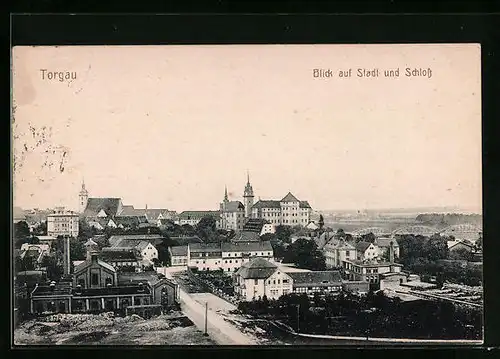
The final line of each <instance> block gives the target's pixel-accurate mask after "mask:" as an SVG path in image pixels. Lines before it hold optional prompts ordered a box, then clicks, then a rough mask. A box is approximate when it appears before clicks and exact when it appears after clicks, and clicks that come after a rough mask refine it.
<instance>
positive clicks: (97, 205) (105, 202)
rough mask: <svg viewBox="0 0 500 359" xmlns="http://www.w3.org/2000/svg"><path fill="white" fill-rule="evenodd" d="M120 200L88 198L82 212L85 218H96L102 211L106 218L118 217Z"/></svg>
mask: <svg viewBox="0 0 500 359" xmlns="http://www.w3.org/2000/svg"><path fill="white" fill-rule="evenodd" d="M120 206H121V198H89V199H88V200H87V207H86V208H85V211H84V212H83V215H84V216H85V217H92V216H97V215H98V214H99V212H100V211H101V210H103V211H104V212H105V213H106V214H107V215H108V216H116V215H118V210H119V209H120Z"/></svg>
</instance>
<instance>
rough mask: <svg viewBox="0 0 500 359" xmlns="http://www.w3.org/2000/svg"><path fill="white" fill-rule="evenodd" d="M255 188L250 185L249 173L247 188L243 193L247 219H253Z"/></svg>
mask: <svg viewBox="0 0 500 359" xmlns="http://www.w3.org/2000/svg"><path fill="white" fill-rule="evenodd" d="M253 198H254V196H253V188H252V185H251V184H250V174H249V173H248V171H247V184H246V186H245V191H244V192H243V201H244V204H245V217H246V218H250V217H252V206H253Z"/></svg>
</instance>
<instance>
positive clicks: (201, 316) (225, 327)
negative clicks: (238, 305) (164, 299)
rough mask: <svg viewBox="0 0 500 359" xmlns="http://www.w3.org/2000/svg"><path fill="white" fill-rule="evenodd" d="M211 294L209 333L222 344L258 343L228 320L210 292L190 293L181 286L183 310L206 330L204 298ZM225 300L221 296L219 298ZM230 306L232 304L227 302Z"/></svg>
mask: <svg viewBox="0 0 500 359" xmlns="http://www.w3.org/2000/svg"><path fill="white" fill-rule="evenodd" d="M164 273H165V276H166V277H167V278H170V279H172V280H174V281H175V279H174V278H173V276H172V275H171V273H169V272H168V271H165V272H164ZM202 295H204V296H205V297H207V296H209V297H210V300H209V301H210V303H209V309H208V316H207V333H208V335H209V336H210V337H211V338H212V339H213V340H214V341H216V342H217V344H220V345H257V344H258V343H257V342H256V341H255V340H254V339H253V338H251V337H249V336H247V335H245V334H243V333H242V332H241V331H240V330H239V329H238V328H237V327H235V326H234V325H232V324H230V323H228V322H226V321H225V320H224V319H223V318H222V317H221V316H220V315H219V314H217V312H216V311H217V310H219V309H221V303H220V302H219V301H217V300H214V298H212V296H213V297H215V298H217V297H216V296H214V295H212V294H209V293H196V294H189V293H187V292H186V291H185V290H184V289H183V288H182V287H180V286H179V298H180V305H181V310H182V312H183V313H184V314H185V315H186V316H187V317H188V318H189V319H191V321H192V322H193V323H194V324H195V325H196V326H197V327H198V329H199V330H201V331H205V303H204V300H203V299H204V298H203V296H202ZM196 299H197V300H198V301H197V300H196ZM217 299H219V300H220V301H223V300H222V299H220V298H217ZM227 305H228V306H229V307H230V306H231V305H230V304H229V303H227Z"/></svg>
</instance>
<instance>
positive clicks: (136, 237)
mask: <svg viewBox="0 0 500 359" xmlns="http://www.w3.org/2000/svg"><path fill="white" fill-rule="evenodd" d="M163 239H164V237H163V236H162V235H160V234H120V235H114V236H111V237H109V244H110V245H111V246H114V245H115V243H117V242H118V241H122V240H125V241H148V242H150V243H156V240H163Z"/></svg>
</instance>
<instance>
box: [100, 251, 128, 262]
mask: <svg viewBox="0 0 500 359" xmlns="http://www.w3.org/2000/svg"><path fill="white" fill-rule="evenodd" d="M99 256H100V258H101V259H102V260H103V261H112V262H117V261H123V262H130V261H136V260H137V258H136V255H135V253H134V252H132V251H110V250H106V251H102V252H101V253H100V254H99Z"/></svg>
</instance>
